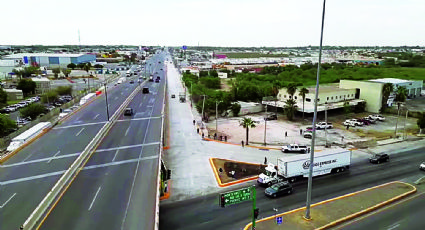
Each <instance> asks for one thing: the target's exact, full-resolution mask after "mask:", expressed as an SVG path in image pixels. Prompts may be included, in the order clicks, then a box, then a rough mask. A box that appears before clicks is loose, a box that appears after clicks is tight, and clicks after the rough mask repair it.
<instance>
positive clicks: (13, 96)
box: [3, 89, 24, 101]
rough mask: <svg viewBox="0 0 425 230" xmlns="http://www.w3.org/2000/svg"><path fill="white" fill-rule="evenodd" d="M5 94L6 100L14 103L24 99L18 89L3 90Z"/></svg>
mask: <svg viewBox="0 0 425 230" xmlns="http://www.w3.org/2000/svg"><path fill="white" fill-rule="evenodd" d="M3 90H4V91H5V92H6V94H7V99H8V100H12V101H16V100H22V99H24V94H23V93H22V90H20V89H3Z"/></svg>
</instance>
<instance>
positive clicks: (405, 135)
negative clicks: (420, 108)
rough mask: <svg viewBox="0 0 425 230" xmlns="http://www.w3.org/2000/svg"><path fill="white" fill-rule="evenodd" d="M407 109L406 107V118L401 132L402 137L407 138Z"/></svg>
mask: <svg viewBox="0 0 425 230" xmlns="http://www.w3.org/2000/svg"><path fill="white" fill-rule="evenodd" d="M408 112H409V110H407V108H406V119H404V134H403V139H406V138H407V134H406V121H407V114H408Z"/></svg>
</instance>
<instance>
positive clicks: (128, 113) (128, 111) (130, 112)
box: [124, 108, 133, 116]
mask: <svg viewBox="0 0 425 230" xmlns="http://www.w3.org/2000/svg"><path fill="white" fill-rule="evenodd" d="M131 115H133V109H132V108H126V109H125V110H124V116H131Z"/></svg>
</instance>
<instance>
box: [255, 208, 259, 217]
mask: <svg viewBox="0 0 425 230" xmlns="http://www.w3.org/2000/svg"><path fill="white" fill-rule="evenodd" d="M259 214H260V209H259V208H256V209H254V219H257V218H258V215H259Z"/></svg>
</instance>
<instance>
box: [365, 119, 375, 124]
mask: <svg viewBox="0 0 425 230" xmlns="http://www.w3.org/2000/svg"><path fill="white" fill-rule="evenodd" d="M363 119H365V120H367V121H369V123H370V124H375V123H376V120H375V119H372V118H370V117H363Z"/></svg>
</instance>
